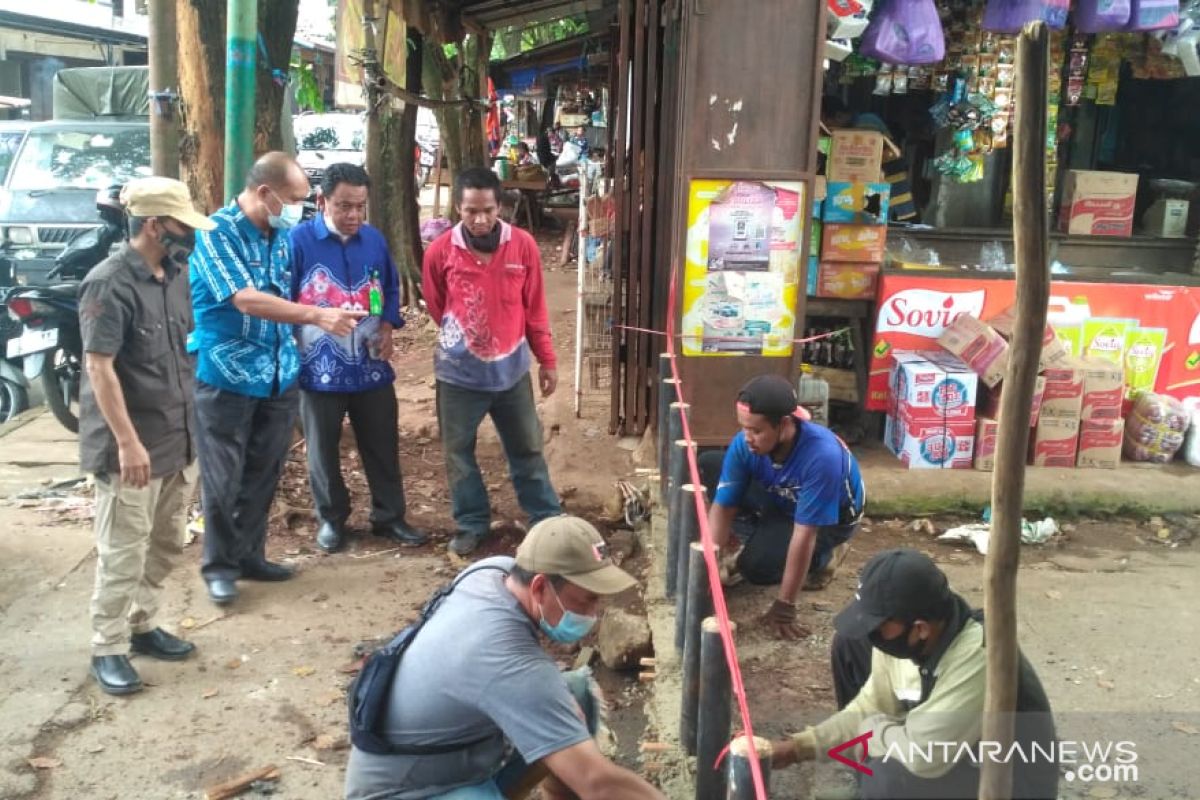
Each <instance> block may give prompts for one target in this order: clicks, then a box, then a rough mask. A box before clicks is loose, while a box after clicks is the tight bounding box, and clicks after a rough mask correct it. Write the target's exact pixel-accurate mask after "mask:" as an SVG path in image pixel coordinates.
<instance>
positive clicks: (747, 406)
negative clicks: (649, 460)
mask: <svg viewBox="0 0 1200 800" xmlns="http://www.w3.org/2000/svg"><path fill="white" fill-rule="evenodd" d="M736 408H737V420H738V427H739V428H741V430H739V431H738V433H737V434H736V435H734V437H733V440H732V441H731V442H730V443H729V447H728V448H726V449H725V450H714V451H710V452H707V453H703V454H702V455H701V456H700V459H699V462H700V463H699V467H700V475H701V480H702V481H703V482H704V486H705V489H706V490H707V494H708V496H709V497H711V498H712V505H711V507H710V508H709V511H708V525H709V528H710V529H711V531H712V536H713V541H714V543H715V544H716V545H717V546H718V547H720V548H722V550H723V551H724V550H726V549H728V548H729V546H730V545H729V542H730V538H731V537H733V536H736V537H737V538H738V539H739V540H740V541H741V542H742V544H743V547H742V549H741V551H740V553H738V554H737V555H736V559H735V562H736V565H737V570H738V572H739V573H740V575H741V577H744V578H745V579H746V580H747V581H749V582H750V583H756V584H762V585H773V584H779V594H778V596H777V597H776V599H775V601H774V602H773V603H772V604H771V607H770V609H769V610H768V611H767V613H766V615H765V616H764V617H763V618H762V622H761V624H763V625H765V626H766V627H767V629H768V630H769V631H770V632H771V633H772V634H774V635H775V636H777V637H779V638H783V639H799V638H802V637H805V636H808V634H809V631H808V630H807V629H806V628H804V627H803V626H802V625H800V624H798V623H797V622H796V605H795V602H796V595H797V593H798V592H799V591H800V590H801V588H803V589H806V590H815V589H823V588H825V586H826V585H828V583H829V581H830V580H831V579H832V578H833V574H834V572H835V571H836V569H837V567H838V565H839V564H840V563H841V561H842V559H843V558H845V555H846V551H847V550H848V549H849V544H848V542H849V539H850V537H851V536H853V535H854V534H855V533H856V532H857V531H858V524H859V520H861V519H862V515H863V505H864V503H865V501H866V489H865V488H864V486H863V481H862V474H861V473H860V472H859V468H858V461H857V460H856V459H855V458H854V456H853V454H851V452H850V450H849V448H847V447H846V445H845V444H844V443H843V442H842V440H841V439H839V438H838V437H837V435H835V434H834V433H833V432H832V431H830V430H829V429H828V428H825V427H822V426H821V425H818V424H816V423H814V422H811V421H809V414H808V412H807V411H805V410H804V409H803V408H800V407H799V406H798V404H797V402H796V392H795V390H793V389H792V385H791V383H789V382H788V381H787V379H785V378H783V377H781V376H779V375H760V376H758V377H756V378H752V379H751V380H750V381H749V382H747V383H746V385H745V386H743V387H742V389H741V391H740V392H738V397H737V406H736ZM723 560H724V559H723Z"/></svg>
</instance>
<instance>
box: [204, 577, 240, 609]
mask: <svg viewBox="0 0 1200 800" xmlns="http://www.w3.org/2000/svg"><path fill="white" fill-rule="evenodd" d="M205 583H207V584H208V597H209V599H210V600H212V601H213V602H214V603H216V604H217V605H219V606H225V605H229V604H230V603H232V602H233V601H234V600H237V597H238V588H237V583H236V582H235V581H232V580H230V579H229V578H213V579H212V580H208V581H205Z"/></svg>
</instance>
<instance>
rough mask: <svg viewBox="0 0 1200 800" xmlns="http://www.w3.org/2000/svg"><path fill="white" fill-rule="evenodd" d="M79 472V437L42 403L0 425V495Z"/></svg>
mask: <svg viewBox="0 0 1200 800" xmlns="http://www.w3.org/2000/svg"><path fill="white" fill-rule="evenodd" d="M79 474H80V472H79V439H78V437H77V436H76V435H75V434H73V433H71V432H70V431H68V430H67V429H66V428H64V427H63V426H62V425H60V424H59V423H58V420H56V419H55V418H54V415H53V414H51V413H50V412H49V410H48V409H47V408H45V407H44V406H43V407H41V408H35V409H31V410H30V411H28V412H26V413H24V414H22V415H21V416H20V417H19V418H17V419H16V420H13V421H12V422H9V423H7V424H5V425H3V426H0V497H8V496H11V495H13V494H18V493H20V492H24V491H28V490H30V489H35V488H38V487H40V486H42V485H43V484H45V483H46V482H47V481H51V482H57V481H63V480H69V479H71V478H74V477H77V476H78V475H79Z"/></svg>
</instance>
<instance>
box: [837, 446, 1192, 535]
mask: <svg viewBox="0 0 1200 800" xmlns="http://www.w3.org/2000/svg"><path fill="white" fill-rule="evenodd" d="M854 452H855V455H857V456H858V459H859V464H860V466H861V468H862V471H863V478H864V480H865V481H866V484H867V514H868V515H869V516H873V517H881V516H893V515H903V514H932V513H950V512H957V511H962V512H965V513H970V514H979V513H980V512H981V511H982V510H983V507H984V506H986V505H987V504H988V503H990V502H991V496H992V473H990V472H981V471H978V470H950V469H947V470H931V469H914V470H910V469H905V467H904V465H903V464H901V463H900V462H899V461H898V460H897V459H896V457H895V456H894V455H892V454H891V453H890V452H888V451H887V449H886V448H884V447H883V445H882V444H876V445H866V446H863V447H856V448H854ZM1025 508H1026V509H1028V510H1029V511H1030V512H1038V513H1042V514H1048V515H1051V516H1072V515H1075V514H1087V515H1091V516H1105V515H1108V514H1162V513H1167V512H1172V511H1175V512H1184V513H1197V512H1200V470H1197V469H1194V468H1192V467H1190V466H1188V465H1187V464H1185V463H1183V462H1174V463H1172V464H1166V465H1159V464H1133V463H1123V464H1122V465H1121V466H1120V468H1119V469H1058V468H1049V467H1029V468H1027V472H1026V478H1025Z"/></svg>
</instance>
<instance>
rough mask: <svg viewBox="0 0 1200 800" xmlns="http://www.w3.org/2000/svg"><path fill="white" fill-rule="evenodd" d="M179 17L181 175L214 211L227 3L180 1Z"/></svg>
mask: <svg viewBox="0 0 1200 800" xmlns="http://www.w3.org/2000/svg"><path fill="white" fill-rule="evenodd" d="M175 19H176V26H177V28H178V32H179V94H180V116H181V119H180V132H179V171H180V175H181V178H182V180H183V181H184V182H185V183H187V185H188V189H190V190H191V193H192V199H193V200H194V201H195V202H196V204H197V205H199V206H200V207H201V208H203V209H204V210H205V212H207V213H211V212H213V211H215V210H216V209H218V208H220V207H221V206H222V205H224V198H222V197H221V194H222V188H221V187H222V182H223V180H224V178H223V175H224V158H225V104H224V97H225V4H224V3H223V2H222V3H213V2H209V0H177V3H176V5H175ZM214 98H217V99H215V100H214Z"/></svg>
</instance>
